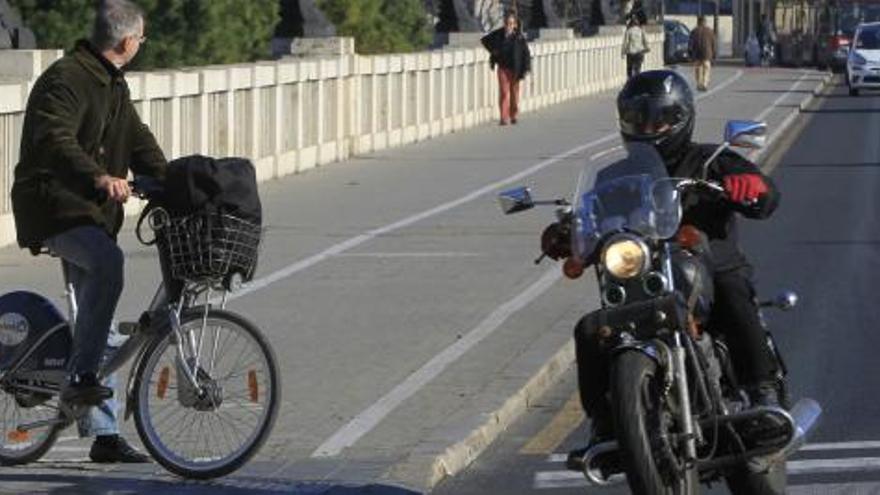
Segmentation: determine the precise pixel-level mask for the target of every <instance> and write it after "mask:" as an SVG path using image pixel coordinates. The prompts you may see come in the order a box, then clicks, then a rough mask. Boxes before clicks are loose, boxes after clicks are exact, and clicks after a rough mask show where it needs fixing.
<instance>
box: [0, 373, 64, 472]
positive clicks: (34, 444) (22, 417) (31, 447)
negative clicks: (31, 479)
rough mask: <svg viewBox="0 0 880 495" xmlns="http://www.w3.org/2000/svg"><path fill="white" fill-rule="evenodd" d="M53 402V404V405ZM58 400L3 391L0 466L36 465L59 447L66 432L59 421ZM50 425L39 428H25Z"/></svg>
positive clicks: (32, 394) (38, 394) (1, 395)
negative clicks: (63, 433)
mask: <svg viewBox="0 0 880 495" xmlns="http://www.w3.org/2000/svg"><path fill="white" fill-rule="evenodd" d="M49 402H51V404H49ZM52 405H57V399H56V398H52V397H50V396H48V395H42V394H40V393H36V392H30V391H24V390H17V389H16V388H15V387H14V386H13V387H11V388H10V389H9V390H8V391H7V390H3V389H2V388H0V432H2V438H0V465H3V466H15V465H19V464H27V463H30V462H34V461H36V460H37V459H39V458H41V457H43V455H45V454H46V452H48V451H49V449H51V448H52V446H53V445H55V441H56V440H57V439H58V433H59V432H60V431H61V430H62V429H63V428H64V426H63V425H62V424H58V423H54V424H52V421H53V420H56V419H57V418H58V415H59V413H58V408H57V407H51V406H52ZM37 422H40V423H43V422H45V423H47V424H45V425H44V426H40V427H37V428H28V429H21V428H22V427H23V426H27V425H32V424H36V423H37Z"/></svg>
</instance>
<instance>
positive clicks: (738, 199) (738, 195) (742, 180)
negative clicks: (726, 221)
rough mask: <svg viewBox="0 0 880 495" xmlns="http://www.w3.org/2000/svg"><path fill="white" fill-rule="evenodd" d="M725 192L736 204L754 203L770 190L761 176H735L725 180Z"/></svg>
mask: <svg viewBox="0 0 880 495" xmlns="http://www.w3.org/2000/svg"><path fill="white" fill-rule="evenodd" d="M724 190H725V191H726V192H727V195H728V196H730V200H731V201H733V202H734V203H752V202H754V201H757V200H758V199H759V198H760V197H761V195H762V194H764V193H766V192H767V191H768V190H769V189H768V187H767V183H766V182H764V178H763V177H761V176H760V175H759V174H735V175H728V176H727V177H725V178H724Z"/></svg>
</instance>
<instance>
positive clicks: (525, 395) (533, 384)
mask: <svg viewBox="0 0 880 495" xmlns="http://www.w3.org/2000/svg"><path fill="white" fill-rule="evenodd" d="M573 363H574V340H572V339H569V340H568V342H567V343H566V344H565V345H563V346H562V348H560V349H559V350H558V351H557V352H556V353H555V354H554V355H553V356H552V357H551V358H550V359H549V360H548V361H547V362H546V363H544V365H543V366H541V368H540V369H538V371H537V372H536V373H535V374H534V375H533V376H532V377H531V378H530V379H529V380H528V381H527V382H526V384H525V385H523V387H522V388H520V389H519V390H518V391H517V392H516V393H515V394H514V395H513V396H511V397H510V398H508V399H507V400H505V401H504V403H503V404H502V405H501V407H499V408H498V409H497V410H495V411H493V412H491V413H489V414H486V415H485V416H484V417H485V420H484V421H483V424H482V425H480V426H479V427H478V428H475V429H473V430H472V431H471V432H470V433H469V434H468V435H467V436H466V437H464V438H462V439H460V440H458V441H456V442H455V443H453V444H452V445H450V446H449V447H447V448H446V450H445V451H444V452H443V453H442V454H440V455H438V456H436V457H435V458H434V461H433V463H432V465H431V469H430V471H429V479H428V480H427V486H428V487H429V488H433V487H434V486H435V485H436V484H437V483H439V482H440V481H441V480H443V479H444V478H446V477H448V476H454V475H455V474H456V473H458V472H460V471H462V470H464V469H465V468H467V467H468V466H469V465H470V464H471V463H472V462H473V461H474V460H476V458H477V457H478V456H479V455H480V454H481V453H482V452H483V451H484V450H486V448H487V447H488V446H489V445H490V444H491V443H492V442H493V441H494V440H495V439H496V438H497V437H498V436H499V435H501V433H503V432H504V431H505V430H507V428H508V427H509V426H510V425H511V424H513V422H514V421H516V420H517V419H518V418H519V417H520V416H521V415H522V413H523V412H525V410H526V408H527V407H528V406H529V404H531V403H532V402H533V399H536V398H538V397H540V396H541V395H542V394H543V393H544V392H545V391H546V390H548V389H549V388H551V387H552V386H553V385H554V384H555V383H556V382H557V381H558V380H559V378H560V377H561V376H562V375H563V373H565V372H566V371H567V370H568V368H569V367H570V366H571V365H572V364H573Z"/></svg>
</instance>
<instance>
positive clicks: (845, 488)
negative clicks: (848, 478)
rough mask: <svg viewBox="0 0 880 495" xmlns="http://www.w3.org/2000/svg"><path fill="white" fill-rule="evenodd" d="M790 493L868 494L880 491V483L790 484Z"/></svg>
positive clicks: (800, 494)
mask: <svg viewBox="0 0 880 495" xmlns="http://www.w3.org/2000/svg"><path fill="white" fill-rule="evenodd" d="M786 492H788V495H868V494H877V493H880V483H878V482H864V483H816V484H812V485H791V484H789V486H788V490H786Z"/></svg>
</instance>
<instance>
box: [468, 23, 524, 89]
mask: <svg viewBox="0 0 880 495" xmlns="http://www.w3.org/2000/svg"><path fill="white" fill-rule="evenodd" d="M480 41H481V42H482V43H483V46H484V47H486V50H489V53H490V57H489V64H491V65H493V66H494V65H495V64H498V65H500V66H501V67H503V68H505V69H508V70H512V71H513V73H514V74H516V78H517V79H522V78H524V77H525V76H526V74H527V73H528V72H530V71H531V70H532V54H531V52H529V44H528V43H527V42H526V39H525V37H524V36H523V35H522V33H521V32H520V31H514V33H513V35H512V36H507V35H505V30H504V28H503V27H502V28H498V29H496V30H494V31H492V32H491V33H489V34H487V35H486V36H483V38H482V39H481V40H480Z"/></svg>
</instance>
